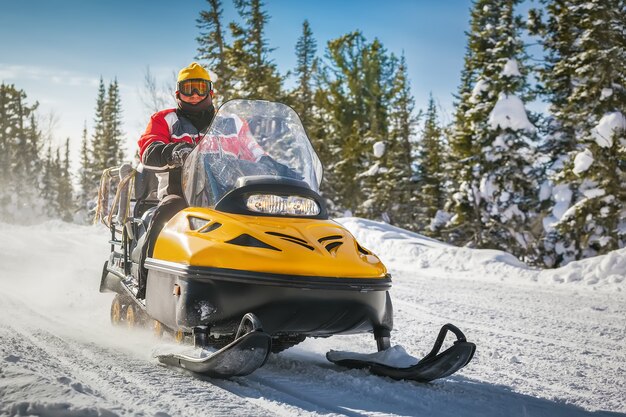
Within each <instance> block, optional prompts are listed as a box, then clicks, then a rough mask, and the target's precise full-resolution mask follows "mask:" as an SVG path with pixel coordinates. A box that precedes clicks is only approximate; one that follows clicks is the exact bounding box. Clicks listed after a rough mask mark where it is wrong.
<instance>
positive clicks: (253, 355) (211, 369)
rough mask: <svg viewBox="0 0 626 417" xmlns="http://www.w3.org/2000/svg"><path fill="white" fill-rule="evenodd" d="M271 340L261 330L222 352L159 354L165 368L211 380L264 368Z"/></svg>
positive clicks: (247, 335)
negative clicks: (179, 370)
mask: <svg viewBox="0 0 626 417" xmlns="http://www.w3.org/2000/svg"><path fill="white" fill-rule="evenodd" d="M271 344H272V339H271V337H270V335H268V334H267V333H265V332H262V331H252V332H250V333H246V334H245V335H243V336H241V337H239V338H237V339H235V340H234V341H233V342H231V343H230V344H228V345H226V346H224V347H223V348H222V349H220V350H218V351H216V352H214V353H212V354H210V355H208V356H206V357H200V358H198V357H194V356H188V355H184V354H169V355H159V356H157V358H158V360H159V361H160V362H161V363H164V364H166V365H172V366H178V367H181V368H184V369H188V370H190V371H193V372H198V373H201V374H205V375H208V376H210V377H214V378H229V377H233V376H244V375H249V374H251V373H252V372H254V371H255V370H256V369H258V368H260V367H261V366H263V364H264V363H265V361H266V360H267V357H268V356H269V354H270V351H271Z"/></svg>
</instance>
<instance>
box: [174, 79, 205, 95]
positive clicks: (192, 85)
mask: <svg viewBox="0 0 626 417" xmlns="http://www.w3.org/2000/svg"><path fill="white" fill-rule="evenodd" d="M212 89H213V83H212V82H211V81H209V80H202V79H192V80H184V81H180V82H179V83H178V92H179V93H181V94H182V95H184V96H192V95H193V94H194V93H196V94H197V95H199V96H202V97H204V96H206V95H207V94H209V93H210V92H211V90H212Z"/></svg>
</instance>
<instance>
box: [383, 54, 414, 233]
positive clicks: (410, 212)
mask: <svg viewBox="0 0 626 417" xmlns="http://www.w3.org/2000/svg"><path fill="white" fill-rule="evenodd" d="M390 95H391V99H390V103H389V123H388V126H389V127H388V129H389V142H390V143H391V146H390V149H389V150H388V152H389V157H390V161H391V163H390V164H389V171H388V178H389V183H388V184H381V185H382V186H383V187H389V191H390V193H389V200H388V205H387V207H386V212H387V213H388V215H389V216H390V219H391V220H392V222H393V223H394V224H396V225H398V226H400V227H403V228H406V229H415V209H416V194H417V190H416V187H415V183H414V172H413V167H412V165H413V149H412V148H413V145H412V143H411V140H412V137H413V134H414V125H415V124H416V123H417V121H418V118H419V115H418V116H417V117H415V116H414V115H413V112H414V110H415V100H414V99H413V96H412V94H411V87H410V84H409V76H408V67H407V64H406V59H405V57H404V55H402V56H401V57H400V61H399V65H398V68H397V70H396V73H395V75H394V77H393V82H392V91H391V93H390Z"/></svg>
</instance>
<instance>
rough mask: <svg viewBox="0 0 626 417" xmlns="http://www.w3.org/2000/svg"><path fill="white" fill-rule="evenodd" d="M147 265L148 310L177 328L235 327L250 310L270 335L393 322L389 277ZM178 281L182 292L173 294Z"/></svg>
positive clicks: (356, 329)
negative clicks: (374, 280)
mask: <svg viewBox="0 0 626 417" xmlns="http://www.w3.org/2000/svg"><path fill="white" fill-rule="evenodd" d="M147 265H148V264H147ZM148 268H149V273H148V283H147V292H146V307H147V312H148V314H149V315H150V316H152V317H153V318H155V319H157V320H159V321H160V322H162V323H164V324H165V325H166V326H168V327H170V328H173V329H176V328H183V329H191V328H193V327H195V326H201V325H202V326H209V327H210V328H218V329H220V330H221V331H223V332H229V331H234V330H236V326H237V325H238V324H239V322H240V320H241V317H242V316H243V315H244V314H246V313H253V314H255V315H256V316H257V317H258V318H259V319H260V321H261V323H263V330H264V331H265V332H267V333H268V334H270V335H276V334H302V335H306V336H330V335H334V334H341V333H343V334H350V333H364V332H369V331H372V330H373V329H374V328H381V327H384V328H389V329H391V327H392V326H393V323H392V322H391V320H392V319H391V317H392V314H391V308H392V307H391V301H390V299H389V297H388V295H387V291H386V289H387V288H389V285H390V284H389V282H386V283H384V284H382V285H379V286H378V288H376V289H374V288H373V286H372V285H371V284H370V285H369V287H368V286H367V285H364V283H362V282H361V283H357V282H356V281H366V280H355V281H354V282H352V285H350V280H352V279H350V278H347V279H346V278H344V279H330V278H326V279H324V278H312V279H311V280H307V278H308V277H300V280H299V282H292V281H287V280H283V281H282V283H281V282H280V281H279V279H278V278H276V279H273V280H272V279H270V278H269V277H258V278H257V279H253V277H252V275H253V274H252V273H248V274H251V275H247V274H245V273H244V274H243V275H242V276H239V277H237V276H235V275H236V274H232V276H225V275H223V274H222V275H220V274H219V273H218V272H216V271H214V270H211V269H207V271H205V273H203V274H199V273H189V272H184V271H183V269H184V268H181V269H180V270H178V271H176V270H169V271H168V270H167V268H157V269H155V268H154V264H150V265H149V266H148ZM196 272H198V271H196ZM370 281H371V280H370ZM382 281H384V280H382ZM176 285H177V286H178V287H179V288H180V295H175V292H178V290H177V291H174V288H175V286H176Z"/></svg>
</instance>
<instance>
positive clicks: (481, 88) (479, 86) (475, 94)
mask: <svg viewBox="0 0 626 417" xmlns="http://www.w3.org/2000/svg"><path fill="white" fill-rule="evenodd" d="M488 90H489V82H488V81H487V80H484V79H482V78H481V79H479V80H478V81H477V82H476V85H474V88H473V89H472V95H471V96H470V101H471V102H472V103H477V102H478V101H479V98H480V96H481V94H482V93H483V92H485V91H488Z"/></svg>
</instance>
